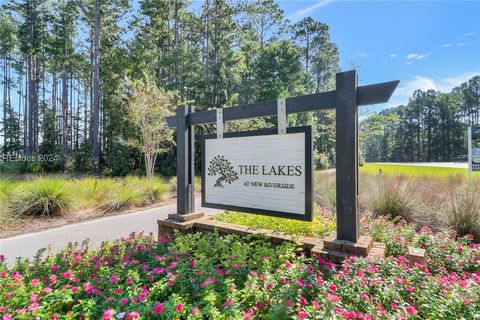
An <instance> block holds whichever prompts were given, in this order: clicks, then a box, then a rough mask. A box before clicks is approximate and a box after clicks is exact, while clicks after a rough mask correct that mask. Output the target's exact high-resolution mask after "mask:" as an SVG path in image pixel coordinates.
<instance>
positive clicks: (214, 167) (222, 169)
mask: <svg viewBox="0 0 480 320" xmlns="http://www.w3.org/2000/svg"><path fill="white" fill-rule="evenodd" d="M217 174H220V177H219V178H218V179H217V181H216V182H215V185H214V187H220V188H223V185H222V182H227V183H228V184H231V183H232V182H233V181H235V180H237V179H238V174H237V172H236V171H235V170H234V169H233V166H232V165H231V163H230V161H228V160H227V159H225V157H224V156H220V155H218V156H216V157H214V158H213V159H212V160H210V165H209V167H208V175H209V176H216V175H217Z"/></svg>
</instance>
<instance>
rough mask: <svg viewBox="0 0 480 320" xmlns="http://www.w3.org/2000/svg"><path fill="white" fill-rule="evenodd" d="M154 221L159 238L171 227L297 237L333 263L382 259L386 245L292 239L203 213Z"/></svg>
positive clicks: (275, 237) (275, 238) (274, 239)
mask: <svg viewBox="0 0 480 320" xmlns="http://www.w3.org/2000/svg"><path fill="white" fill-rule="evenodd" d="M157 223H158V236H159V237H162V236H165V235H171V234H172V233H173V231H174V230H178V231H180V232H182V233H190V232H212V231H213V230H216V231H217V232H218V233H220V234H237V235H240V236H247V235H252V234H262V235H265V236H266V237H268V238H269V239H270V240H271V242H272V243H277V244H279V243H282V242H285V241H294V240H296V241H297V242H299V243H300V245H301V246H302V247H303V249H304V251H305V252H306V253H307V254H310V255H315V256H319V257H320V258H323V259H325V260H327V261H331V262H333V263H341V262H343V260H344V259H345V258H349V257H352V256H359V257H369V258H383V257H384V256H385V249H386V247H385V244H383V243H378V242H373V240H372V238H371V237H365V236H363V237H360V239H359V240H358V242H356V243H353V242H349V241H344V240H338V239H336V235H335V234H333V235H331V236H328V237H325V239H323V241H322V239H319V238H312V237H295V238H293V237H292V236H291V235H289V234H287V233H283V232H276V231H272V230H267V229H261V228H254V227H247V226H242V225H238V224H232V223H227V222H222V221H218V220H214V219H212V218H211V217H203V213H191V214H188V215H177V214H172V215H169V217H168V218H165V219H160V220H158V221H157Z"/></svg>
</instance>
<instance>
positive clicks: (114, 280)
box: [110, 275, 118, 283]
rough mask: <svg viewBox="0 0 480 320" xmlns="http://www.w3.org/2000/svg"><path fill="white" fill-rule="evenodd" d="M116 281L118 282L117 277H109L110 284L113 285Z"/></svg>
mask: <svg viewBox="0 0 480 320" xmlns="http://www.w3.org/2000/svg"><path fill="white" fill-rule="evenodd" d="M117 281H118V277H117V276H115V275H113V276H111V277H110V283H115V282H117Z"/></svg>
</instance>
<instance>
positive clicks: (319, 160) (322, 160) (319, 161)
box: [313, 150, 334, 170]
mask: <svg viewBox="0 0 480 320" xmlns="http://www.w3.org/2000/svg"><path fill="white" fill-rule="evenodd" d="M313 165H314V167H315V170H326V169H330V168H332V167H334V165H333V164H332V163H331V162H330V159H329V157H328V155H327V154H326V153H322V152H318V151H317V150H315V151H314V153H313Z"/></svg>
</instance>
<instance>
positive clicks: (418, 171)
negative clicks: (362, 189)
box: [360, 163, 480, 178]
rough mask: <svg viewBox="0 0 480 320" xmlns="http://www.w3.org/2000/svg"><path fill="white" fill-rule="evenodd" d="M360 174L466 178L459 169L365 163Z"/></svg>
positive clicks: (463, 172) (462, 170)
mask: <svg viewBox="0 0 480 320" xmlns="http://www.w3.org/2000/svg"><path fill="white" fill-rule="evenodd" d="M360 172H362V173H366V174H369V175H376V174H378V173H379V172H381V173H382V174H383V175H386V176H395V175H403V176H407V177H412V178H415V177H418V178H422V177H425V178H428V177H438V178H447V177H449V176H462V177H466V176H467V170H465V169H461V168H443V167H434V166H423V165H422V166H415V165H401V164H389V163H381V164H380V163H375V164H374V163H365V164H364V165H363V167H361V168H360ZM473 174H474V176H476V175H478V176H480V173H477V172H474V173H473Z"/></svg>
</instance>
